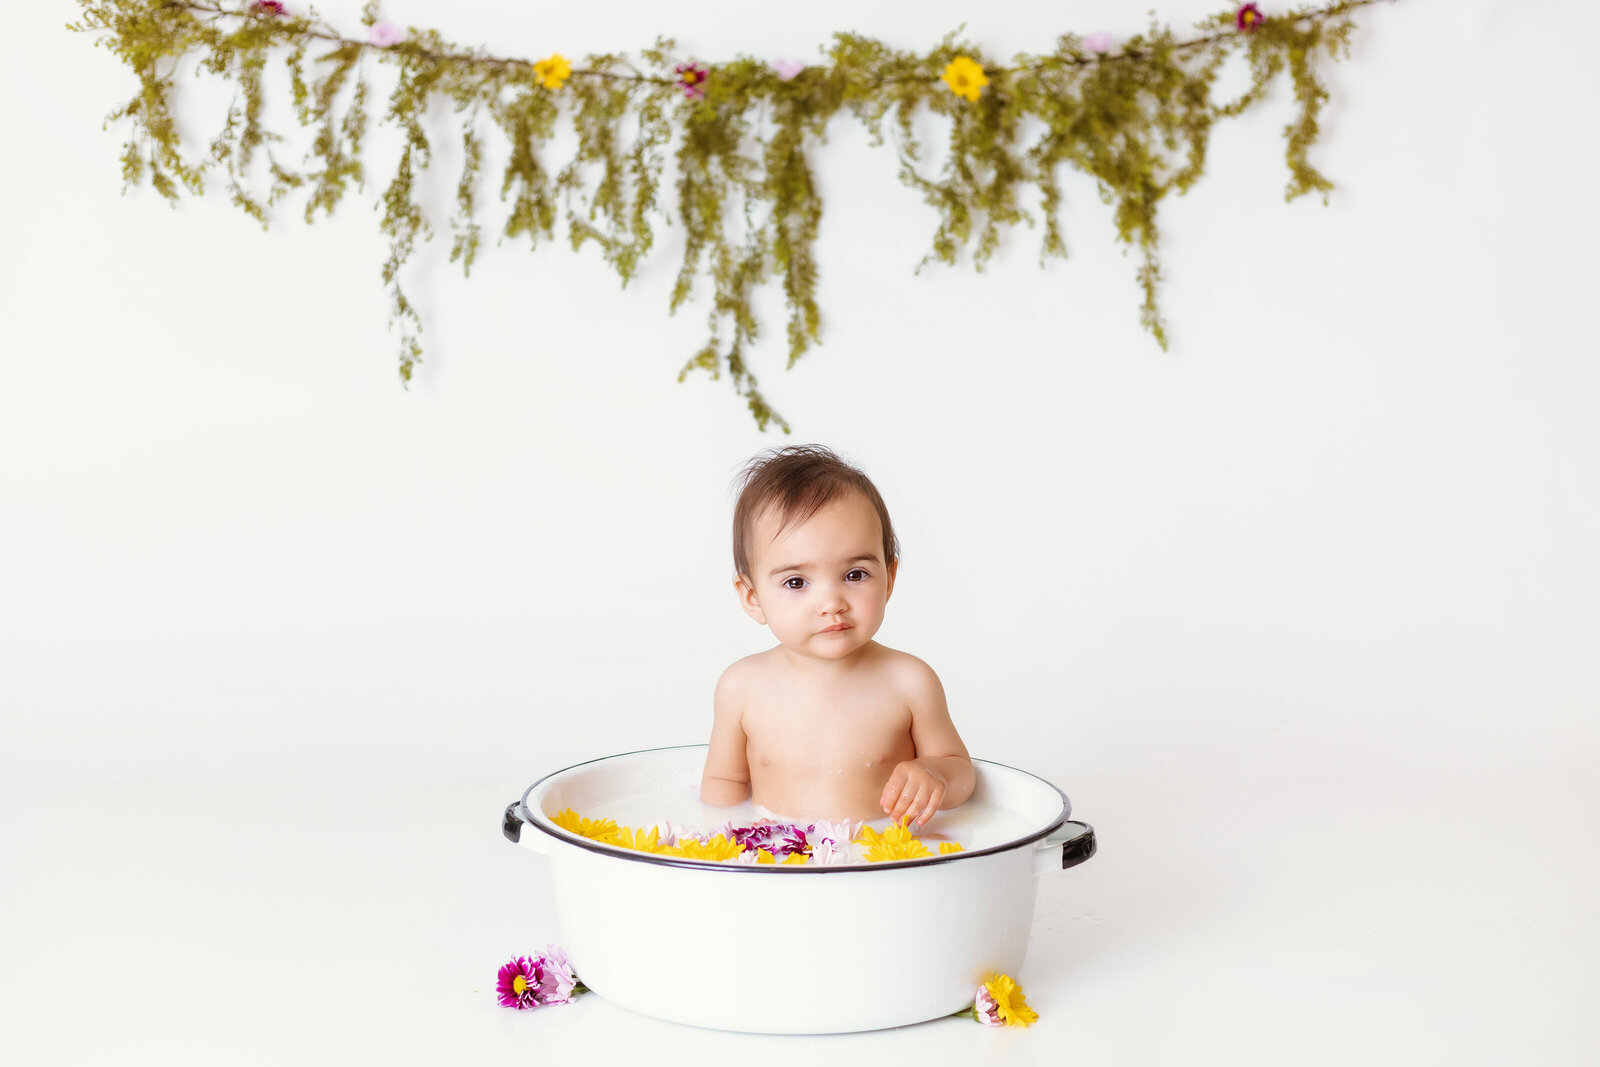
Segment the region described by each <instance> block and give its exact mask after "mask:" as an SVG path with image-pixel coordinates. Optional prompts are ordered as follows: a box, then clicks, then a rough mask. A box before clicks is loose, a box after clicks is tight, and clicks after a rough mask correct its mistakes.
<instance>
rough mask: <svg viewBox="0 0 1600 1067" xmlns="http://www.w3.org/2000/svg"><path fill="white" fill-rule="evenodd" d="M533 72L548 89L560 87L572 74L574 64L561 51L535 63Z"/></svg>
mask: <svg viewBox="0 0 1600 1067" xmlns="http://www.w3.org/2000/svg"><path fill="white" fill-rule="evenodd" d="M533 72H534V73H535V74H537V75H538V76H539V80H540V81H541V82H542V83H543V85H544V87H545V88H546V89H559V88H561V86H562V85H563V84H565V82H566V80H567V79H568V78H569V77H571V76H572V64H571V63H568V62H567V61H566V58H565V57H564V56H562V54H561V53H560V52H557V53H555V54H554V55H552V56H551V57H550V58H549V59H541V60H539V62H537V63H535V64H534V65H533Z"/></svg>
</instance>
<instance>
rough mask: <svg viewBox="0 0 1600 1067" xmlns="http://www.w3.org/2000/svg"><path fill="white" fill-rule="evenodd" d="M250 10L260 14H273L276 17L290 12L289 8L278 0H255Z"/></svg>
mask: <svg viewBox="0 0 1600 1067" xmlns="http://www.w3.org/2000/svg"><path fill="white" fill-rule="evenodd" d="M250 10H251V11H254V12H255V13H256V14H258V15H271V16H272V17H274V18H276V17H277V16H279V15H287V14H288V13H289V9H288V8H286V7H284V6H283V5H282V4H281V3H279V2H278V0H255V3H253V4H251V5H250Z"/></svg>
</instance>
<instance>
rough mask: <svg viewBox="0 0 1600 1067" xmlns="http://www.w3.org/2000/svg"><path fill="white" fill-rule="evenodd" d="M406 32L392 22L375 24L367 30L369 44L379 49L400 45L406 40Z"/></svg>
mask: <svg viewBox="0 0 1600 1067" xmlns="http://www.w3.org/2000/svg"><path fill="white" fill-rule="evenodd" d="M405 36H406V31H405V30H402V29H401V28H400V27H399V26H396V25H395V24H394V23H392V22H374V23H373V24H372V27H371V28H370V29H368V30H367V40H368V42H370V43H372V44H375V45H377V46H378V47H379V48H388V47H389V46H390V45H392V44H399V43H400V42H401V41H403V40H405Z"/></svg>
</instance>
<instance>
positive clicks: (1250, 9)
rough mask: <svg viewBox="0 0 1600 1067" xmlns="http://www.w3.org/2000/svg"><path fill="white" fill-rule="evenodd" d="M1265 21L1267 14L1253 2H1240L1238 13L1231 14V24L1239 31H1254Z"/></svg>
mask: <svg viewBox="0 0 1600 1067" xmlns="http://www.w3.org/2000/svg"><path fill="white" fill-rule="evenodd" d="M1265 21H1267V16H1265V15H1263V14H1262V13H1261V9H1260V8H1259V7H1257V6H1256V5H1254V4H1241V5H1240V7H1239V12H1238V14H1236V15H1234V16H1233V24H1234V26H1235V27H1237V28H1238V30H1239V32H1240V33H1254V32H1256V29H1257V28H1258V27H1259V26H1260V25H1261V24H1262V23H1263V22H1265Z"/></svg>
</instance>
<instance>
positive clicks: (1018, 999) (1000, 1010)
mask: <svg viewBox="0 0 1600 1067" xmlns="http://www.w3.org/2000/svg"><path fill="white" fill-rule="evenodd" d="M983 991H984V992H987V993H988V994H989V996H990V998H991V999H992V1000H993V1001H994V1007H995V1012H996V1014H998V1015H999V1017H1000V1022H1002V1023H1003V1024H1005V1025H1006V1026H1029V1025H1031V1024H1033V1023H1035V1022H1038V1020H1039V1013H1038V1012H1036V1011H1034V1010H1033V1009H1032V1008H1030V1007H1028V1002H1027V1001H1026V1000H1024V999H1023V997H1022V987H1021V986H1019V985H1017V983H1016V982H1014V981H1012V980H1011V976H1010V975H1005V974H986V975H984V977H983Z"/></svg>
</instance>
